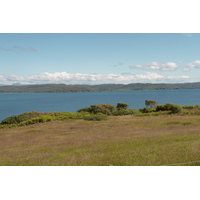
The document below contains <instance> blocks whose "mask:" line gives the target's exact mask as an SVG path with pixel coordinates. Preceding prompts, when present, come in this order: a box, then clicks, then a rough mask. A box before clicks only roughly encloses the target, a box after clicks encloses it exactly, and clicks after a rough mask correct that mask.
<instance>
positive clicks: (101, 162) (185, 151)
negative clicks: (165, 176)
mask: <svg viewBox="0 0 200 200" xmlns="http://www.w3.org/2000/svg"><path fill="white" fill-rule="evenodd" d="M199 144H200V120H199V117H198V116H176V115H170V116H169V115H165V116H142V117H138V116H121V117H119V116H118V117H110V118H109V119H108V120H105V121H85V120H81V119H71V120H65V121H54V122H47V123H41V124H34V125H30V126H23V127H15V128H12V129H1V130H0V165H1V166H2V165H3V166H5V165H12V166H18V165H20V166H22V165H26V166H27V165H28V166H30V165H31V166H49V165H53V166H56V165H58V166H62V165H65V166H67V165H71V166H85V165H86V166H108V165H114V166H115V165H117V166H157V165H170V164H174V165H200V162H195V163H187V162H192V161H197V160H200V156H199V155H200V145H199ZM179 163H186V164H179Z"/></svg>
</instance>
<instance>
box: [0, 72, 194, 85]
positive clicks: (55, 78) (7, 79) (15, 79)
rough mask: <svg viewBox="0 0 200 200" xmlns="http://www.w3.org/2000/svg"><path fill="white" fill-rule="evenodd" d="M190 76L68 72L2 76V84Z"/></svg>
mask: <svg viewBox="0 0 200 200" xmlns="http://www.w3.org/2000/svg"><path fill="white" fill-rule="evenodd" d="M189 80H190V77H189V76H169V77H164V76H162V75H159V74H157V73H146V74H137V75H136V74H128V75H125V74H81V73H76V74H70V73H67V72H55V73H49V72H45V73H41V74H35V75H31V76H16V75H12V76H3V75H0V84H4V85H11V84H14V83H20V84H48V83H65V84H104V83H116V84H117V83H121V84H128V83H138V82H140V83H164V82H166V83H167V82H168V83H170V82H173V83H177V82H187V81H189Z"/></svg>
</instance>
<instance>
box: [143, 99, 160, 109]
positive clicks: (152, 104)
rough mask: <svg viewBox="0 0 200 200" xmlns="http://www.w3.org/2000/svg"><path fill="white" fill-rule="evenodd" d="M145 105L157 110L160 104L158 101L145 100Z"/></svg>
mask: <svg viewBox="0 0 200 200" xmlns="http://www.w3.org/2000/svg"><path fill="white" fill-rule="evenodd" d="M145 105H146V106H147V107H150V108H156V106H157V105H158V103H157V102H156V101H153V100H145Z"/></svg>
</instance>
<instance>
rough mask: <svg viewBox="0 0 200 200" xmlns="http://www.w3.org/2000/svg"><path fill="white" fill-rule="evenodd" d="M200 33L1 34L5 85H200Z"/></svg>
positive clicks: (1, 77) (0, 72) (0, 67)
mask: <svg viewBox="0 0 200 200" xmlns="http://www.w3.org/2000/svg"><path fill="white" fill-rule="evenodd" d="M199 52H200V34H198V33H194V34H190V33H186V34H183V33H149V34H148V33H57V34H56V33H51V34H50V33H41V34H40V33H38V34H36V33H24V34H21V33H10V34H7V33H1V34H0V84H13V83H21V84H41V83H66V84H101V83H123V84H128V83H136V82H142V83H179V82H181V83H182V82H197V81H200V75H199V71H200V53H199Z"/></svg>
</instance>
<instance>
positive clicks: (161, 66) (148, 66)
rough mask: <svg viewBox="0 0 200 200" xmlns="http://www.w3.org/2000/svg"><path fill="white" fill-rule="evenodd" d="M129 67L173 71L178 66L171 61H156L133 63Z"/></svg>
mask: <svg viewBox="0 0 200 200" xmlns="http://www.w3.org/2000/svg"><path fill="white" fill-rule="evenodd" d="M130 68H131V69H144V70H158V71H174V70H175V69H177V68H178V65H177V64H176V63H173V62H168V63H165V64H164V63H158V62H152V63H149V64H146V65H135V66H132V67H130Z"/></svg>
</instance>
